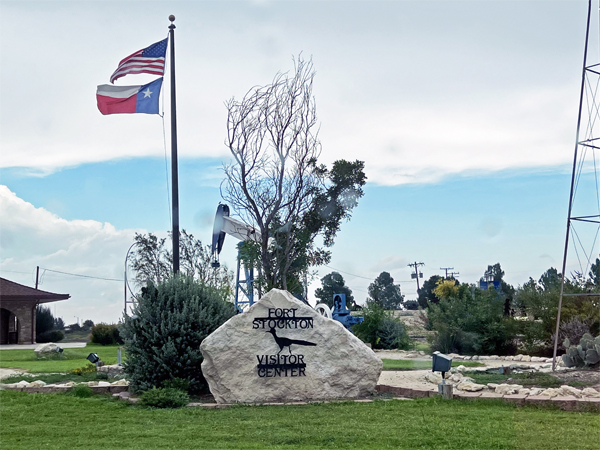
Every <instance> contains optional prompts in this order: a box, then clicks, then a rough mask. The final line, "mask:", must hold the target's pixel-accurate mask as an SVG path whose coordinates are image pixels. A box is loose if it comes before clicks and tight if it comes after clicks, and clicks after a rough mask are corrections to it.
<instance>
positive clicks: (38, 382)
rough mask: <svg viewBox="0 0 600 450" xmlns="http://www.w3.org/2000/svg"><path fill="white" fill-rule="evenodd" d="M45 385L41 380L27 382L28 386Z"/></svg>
mask: <svg viewBox="0 0 600 450" xmlns="http://www.w3.org/2000/svg"><path fill="white" fill-rule="evenodd" d="M44 386H46V383H45V382H43V381H42V380H36V381H32V382H31V383H29V386H28V387H44Z"/></svg>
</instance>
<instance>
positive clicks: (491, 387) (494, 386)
mask: <svg viewBox="0 0 600 450" xmlns="http://www.w3.org/2000/svg"><path fill="white" fill-rule="evenodd" d="M498 386H500V385H499V384H497V383H488V384H487V387H488V388H490V389H493V390H496V388H497V387H498Z"/></svg>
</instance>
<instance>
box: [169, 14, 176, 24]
mask: <svg viewBox="0 0 600 450" xmlns="http://www.w3.org/2000/svg"><path fill="white" fill-rule="evenodd" d="M169 20H170V21H171V22H175V16H174V15H173V14H171V15H170V16H169Z"/></svg>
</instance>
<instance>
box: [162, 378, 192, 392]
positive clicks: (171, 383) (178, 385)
mask: <svg viewBox="0 0 600 450" xmlns="http://www.w3.org/2000/svg"><path fill="white" fill-rule="evenodd" d="M163 384H164V386H165V387H166V388H173V389H178V390H180V391H184V392H187V391H189V390H190V382H189V381H188V380H185V379H183V378H173V379H172V380H167V381H165V382H164V383H163Z"/></svg>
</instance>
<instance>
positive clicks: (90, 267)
mask: <svg viewBox="0 0 600 450" xmlns="http://www.w3.org/2000/svg"><path fill="white" fill-rule="evenodd" d="M586 7H587V3H586V2H585V1H579V0H565V1H558V0H556V1H518V2H517V1H475V0H473V1H452V0H450V1H438V2H435V1H408V0H406V1H369V2H367V1H352V2H348V1H314V2H309V1H248V2H244V1H235V2H234V1H223V2H209V1H198V2H191V1H189V2H177V1H173V2H168V3H162V2H144V1H138V2H133V1H125V2H119V3H115V2H108V1H106V2H104V1H89V2H77V3H74V2H69V1H43V2H31V1H19V2H16V1H15V2H12V1H5V0H2V1H1V2H0V10H1V12H2V16H3V17H5V18H7V17H9V18H10V20H8V21H6V20H5V22H6V23H5V24H4V25H3V27H2V29H1V30H0V100H1V102H0V131H1V137H0V142H1V144H2V152H1V155H0V169H1V172H0V184H1V185H4V186H5V188H3V189H1V190H0V194H1V195H0V200H1V201H0V250H1V254H0V272H1V273H2V276H3V277H6V278H9V279H12V280H14V281H17V282H21V283H23V284H28V285H32V284H33V282H32V274H33V273H34V270H35V266H36V265H40V266H41V267H45V268H48V269H53V270H59V271H64V272H69V273H77V274H82V275H88V276H98V277H104V278H115V279H119V278H122V276H123V261H124V257H125V253H126V251H127V249H128V248H129V245H131V242H132V236H133V234H134V233H135V232H149V231H150V232H155V233H158V234H161V235H165V234H166V232H167V230H168V229H169V228H170V216H169V206H168V201H169V200H168V195H169V191H168V190H167V173H168V174H169V177H170V166H166V165H165V164H166V163H165V145H164V142H165V141H166V142H167V143H168V142H170V137H169V129H168V128H169V127H168V123H169V122H168V117H169V111H168V105H169V97H168V94H166V93H163V95H164V96H165V99H164V105H165V107H164V109H165V113H166V115H165V124H164V128H163V120H162V118H161V117H159V116H147V115H115V116H102V115H101V114H100V113H99V112H98V111H97V108H96V105H95V98H94V93H95V89H96V85H98V84H103V83H108V77H109V76H110V74H111V73H112V71H113V70H114V69H115V68H116V65H117V63H118V61H120V60H121V59H122V58H124V57H125V56H127V55H129V54H131V53H132V52H134V51H136V50H139V49H140V48H143V47H145V46H147V45H149V44H151V43H153V42H156V41H158V40H160V39H162V38H163V37H164V36H165V35H166V32H167V26H168V20H167V17H168V15H169V14H175V15H176V17H177V20H176V22H175V23H176V25H177V29H176V33H177V35H176V45H177V52H176V54H177V71H178V72H177V73H178V79H177V92H178V94H177V95H178V98H177V101H178V130H179V133H178V139H179V151H180V161H179V169H180V171H179V178H180V209H181V215H180V223H181V227H182V228H185V229H186V230H188V231H190V232H192V233H193V234H194V235H195V236H196V237H198V238H200V239H201V240H202V241H203V242H206V243H208V242H209V239H210V234H211V230H212V221H213V218H214V213H215V210H216V207H217V204H218V203H219V201H221V198H220V194H219V184H220V181H221V179H222V171H221V169H220V168H221V166H222V164H223V162H225V161H227V160H228V157H229V156H228V153H227V149H226V148H225V146H224V144H223V141H224V139H225V136H226V128H225V117H226V115H225V112H226V111H225V107H224V106H223V103H224V102H225V101H226V100H228V99H229V98H231V97H232V96H235V97H237V98H239V97H241V96H243V95H244V93H245V92H246V91H248V90H249V89H250V88H251V87H252V86H255V85H258V84H267V83H269V82H270V81H271V80H272V78H273V76H274V75H275V74H276V73H277V72H278V71H288V70H291V69H292V67H293V65H292V56H294V55H298V54H299V53H300V52H303V55H304V56H305V57H312V59H313V63H314V66H315V69H316V71H317V76H316V78H315V89H314V95H315V97H316V102H317V114H318V116H319V121H320V126H321V128H320V138H321V142H322V145H323V152H322V155H321V160H322V161H323V162H324V163H327V164H331V162H333V161H334V160H336V159H339V158H346V159H361V160H364V161H365V164H366V172H367V176H368V181H369V182H368V184H367V186H366V188H365V196H364V197H363V198H362V199H361V201H360V204H359V206H358V208H357V209H356V210H355V211H354V213H353V218H352V220H351V221H350V222H348V223H345V224H343V226H342V229H341V231H340V233H339V235H338V238H337V240H336V244H335V246H334V247H333V259H332V262H331V264H330V267H333V268H336V269H339V270H341V271H343V272H346V273H344V277H345V279H346V281H347V284H348V285H349V286H350V287H351V288H352V289H354V291H355V294H356V298H357V300H358V301H359V302H362V301H364V299H365V298H366V291H367V287H368V284H369V283H370V281H371V280H373V279H374V278H375V277H376V276H377V275H378V274H379V273H380V272H381V271H383V270H386V271H389V272H390V273H391V274H392V276H393V277H394V279H395V280H396V281H397V282H400V284H401V289H402V291H403V293H405V294H406V296H407V298H409V299H410V298H415V296H416V285H415V283H414V281H411V279H410V268H408V267H407V264H408V263H410V262H414V261H417V262H424V263H425V264H426V265H425V266H424V267H423V268H422V271H423V273H424V276H425V278H428V277H429V276H431V275H434V274H442V273H443V272H442V271H441V270H440V269H439V268H440V267H454V271H456V272H459V273H460V276H459V279H460V280H461V281H464V282H475V281H477V279H478V278H479V277H480V276H481V275H482V274H483V272H484V270H485V269H486V267H487V265H488V264H494V263H496V262H500V263H501V264H502V267H503V268H504V270H505V271H506V279H507V281H508V282H509V283H512V284H514V285H517V284H521V283H523V282H525V281H527V279H528V278H529V277H530V276H531V277H533V278H536V279H537V278H539V276H540V275H541V273H542V272H543V271H545V270H546V269H547V268H549V267H550V266H554V267H559V266H560V264H561V262H562V252H563V246H564V233H565V225H566V214H567V201H568V193H569V182H570V172H571V167H570V166H571V164H572V157H573V147H574V140H575V125H576V119H577V117H576V115H577V102H578V94H579V83H580V77H581V60H582V52H583V37H584V32H585V28H584V26H585V14H586ZM595 30H596V31H595V34H594V36H595V38H594V40H593V43H592V45H593V47H594V48H597V28H595ZM33 55H35V56H33ZM151 79H152V77H147V76H145V75H141V76H127V77H125V78H123V79H121V80H119V81H117V83H116V84H119V85H128V84H144V83H147V82H148V81H150V80H151ZM165 86H168V79H167V80H165ZM163 130H164V131H163ZM166 153H167V154H170V149H169V147H167V149H166ZM167 164H169V162H168V161H167ZM583 182H584V183H583ZM583 182H582V188H581V191H580V195H582V196H583V197H585V196H586V195H587V196H588V197H591V193H592V192H593V189H592V190H590V189H591V188H588V187H587V186H586V185H585V184H586V183H588V182H589V183H590V186H591V187H592V188H593V185H594V179H593V176H592V174H586V175H584V177H583ZM584 234H585V232H582V235H584ZM234 248H235V245H234V243H233V242H231V241H230V240H228V241H226V244H225V249H224V252H223V256H222V260H223V261H224V262H225V263H227V264H228V265H229V266H230V267H234V264H235V249H234ZM593 251H595V252H596V253H597V246H596V248H595V249H594V250H593ZM578 267H579V266H578V264H577V260H576V258H574V257H573V258H572V259H570V260H569V269H568V270H577V269H578ZM330 271H331V269H330V268H328V267H322V268H319V269H318V272H317V275H316V278H315V281H314V282H313V284H312V285H311V288H310V289H309V294H310V295H311V296H312V294H313V293H314V289H315V288H316V287H318V285H319V283H318V278H320V277H322V276H324V275H325V274H327V273H329V272H330ZM41 288H42V289H47V290H50V291H55V292H61V293H63V292H68V293H70V294H71V296H72V299H71V300H69V301H66V302H60V303H57V304H56V312H57V314H58V315H61V316H63V317H64V318H65V321H66V322H71V321H73V320H74V318H77V317H80V318H91V319H92V320H95V321H101V320H102V321H107V322H114V321H116V320H117V319H118V318H119V316H120V314H121V311H122V307H123V286H122V283H120V282H116V281H102V280H94V281H90V279H84V278H75V277H70V276H67V275H60V274H56V273H50V272H46V274H45V277H44V284H43V285H42V286H41Z"/></svg>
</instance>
